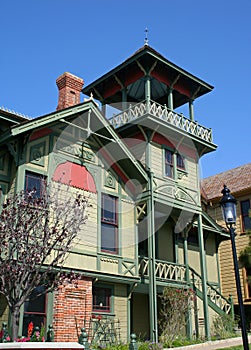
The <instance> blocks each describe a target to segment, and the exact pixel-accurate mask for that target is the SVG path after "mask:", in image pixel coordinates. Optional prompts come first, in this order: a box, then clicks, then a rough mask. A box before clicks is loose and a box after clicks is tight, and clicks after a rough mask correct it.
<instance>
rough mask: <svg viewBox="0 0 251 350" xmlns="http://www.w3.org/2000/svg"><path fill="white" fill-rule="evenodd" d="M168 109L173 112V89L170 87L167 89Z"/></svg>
mask: <svg viewBox="0 0 251 350" xmlns="http://www.w3.org/2000/svg"><path fill="white" fill-rule="evenodd" d="M168 108H169V109H171V111H172V110H173V88H172V87H170V88H169V92H168Z"/></svg>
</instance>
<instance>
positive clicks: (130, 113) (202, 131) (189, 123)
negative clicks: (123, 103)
mask: <svg viewBox="0 0 251 350" xmlns="http://www.w3.org/2000/svg"><path fill="white" fill-rule="evenodd" d="M146 114H149V115H152V116H154V117H157V118H159V119H161V120H163V121H165V122H167V123H169V124H171V125H173V126H175V127H176V128H178V129H180V130H183V131H185V132H187V133H189V134H191V135H193V136H197V137H199V138H200V139H202V140H204V141H207V142H213V136H212V129H208V128H206V127H204V126H202V125H200V124H199V123H198V122H196V121H193V120H190V119H189V118H187V117H185V116H184V115H183V114H179V113H176V112H175V111H172V110H170V109H169V108H168V107H167V106H166V105H164V106H163V105H160V104H159V103H157V102H155V101H152V100H150V101H142V102H139V103H137V104H135V105H132V104H131V105H130V106H129V108H128V109H126V110H124V111H122V112H121V113H119V114H116V115H114V116H113V117H111V118H110V119H109V122H110V123H111V124H112V126H113V127H114V128H115V129H117V128H119V127H121V126H123V125H125V124H127V123H130V122H132V121H135V120H136V119H138V118H140V117H142V116H144V115H146Z"/></svg>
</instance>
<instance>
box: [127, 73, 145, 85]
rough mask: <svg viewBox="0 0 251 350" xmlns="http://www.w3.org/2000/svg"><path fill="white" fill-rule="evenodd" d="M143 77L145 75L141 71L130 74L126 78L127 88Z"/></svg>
mask: <svg viewBox="0 0 251 350" xmlns="http://www.w3.org/2000/svg"><path fill="white" fill-rule="evenodd" d="M143 76H144V73H143V72H142V71H141V70H139V71H131V72H128V74H127V75H126V78H125V86H128V85H130V84H132V83H134V82H135V81H137V80H139V79H140V78H142V77H143Z"/></svg>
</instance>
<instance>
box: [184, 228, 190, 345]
mask: <svg viewBox="0 0 251 350" xmlns="http://www.w3.org/2000/svg"><path fill="white" fill-rule="evenodd" d="M187 236H188V233H187V232H185V233H184V239H183V259H184V265H186V281H187V284H188V285H189V284H190V276H189V264H188V248H187ZM186 331H187V335H188V337H189V339H191V338H192V322H191V312H189V313H188V315H187V322H186Z"/></svg>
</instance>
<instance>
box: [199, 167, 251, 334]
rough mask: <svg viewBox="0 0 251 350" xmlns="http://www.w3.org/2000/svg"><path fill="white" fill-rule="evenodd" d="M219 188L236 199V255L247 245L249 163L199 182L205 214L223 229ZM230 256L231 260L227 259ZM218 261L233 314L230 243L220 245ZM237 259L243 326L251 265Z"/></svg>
mask: <svg viewBox="0 0 251 350" xmlns="http://www.w3.org/2000/svg"><path fill="white" fill-rule="evenodd" d="M223 185H227V186H228V188H229V189H230V190H231V194H232V195H233V196H234V197H235V198H236V199H237V222H236V230H235V233H236V237H235V241H236V250H237V256H238V258H239V257H240V253H241V252H242V251H244V249H245V248H246V247H247V246H248V245H249V242H250V241H249V237H250V230H251V220H250V201H251V163H248V164H244V165H241V166H239V167H237V168H234V169H230V170H228V171H225V172H222V173H219V174H216V175H214V176H210V177H208V178H205V179H203V180H202V182H201V186H202V195H203V197H202V198H203V203H204V205H205V208H204V209H205V210H206V211H207V213H208V214H209V215H210V216H211V217H212V218H214V220H215V221H216V222H217V223H218V224H219V225H222V226H224V222H223V218H222V214H221V209H220V206H219V200H220V197H221V196H222V195H221V190H222V188H223ZM230 257H231V258H230ZM219 260H220V268H221V292H222V294H223V295H224V296H225V297H228V296H229V295H232V297H233V302H234V307H235V311H236V313H238V312H239V311H238V298H237V292H236V284H235V275H234V266H233V259H232V247H231V243H230V241H224V242H222V244H221V245H220V249H219ZM241 260H242V259H239V272H240V280H241V288H242V296H243V302H244V309H245V314H246V319H247V326H248V327H250V322H251V284H250V277H251V263H250V262H249V261H247V262H246V263H245V262H243V261H241Z"/></svg>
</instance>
